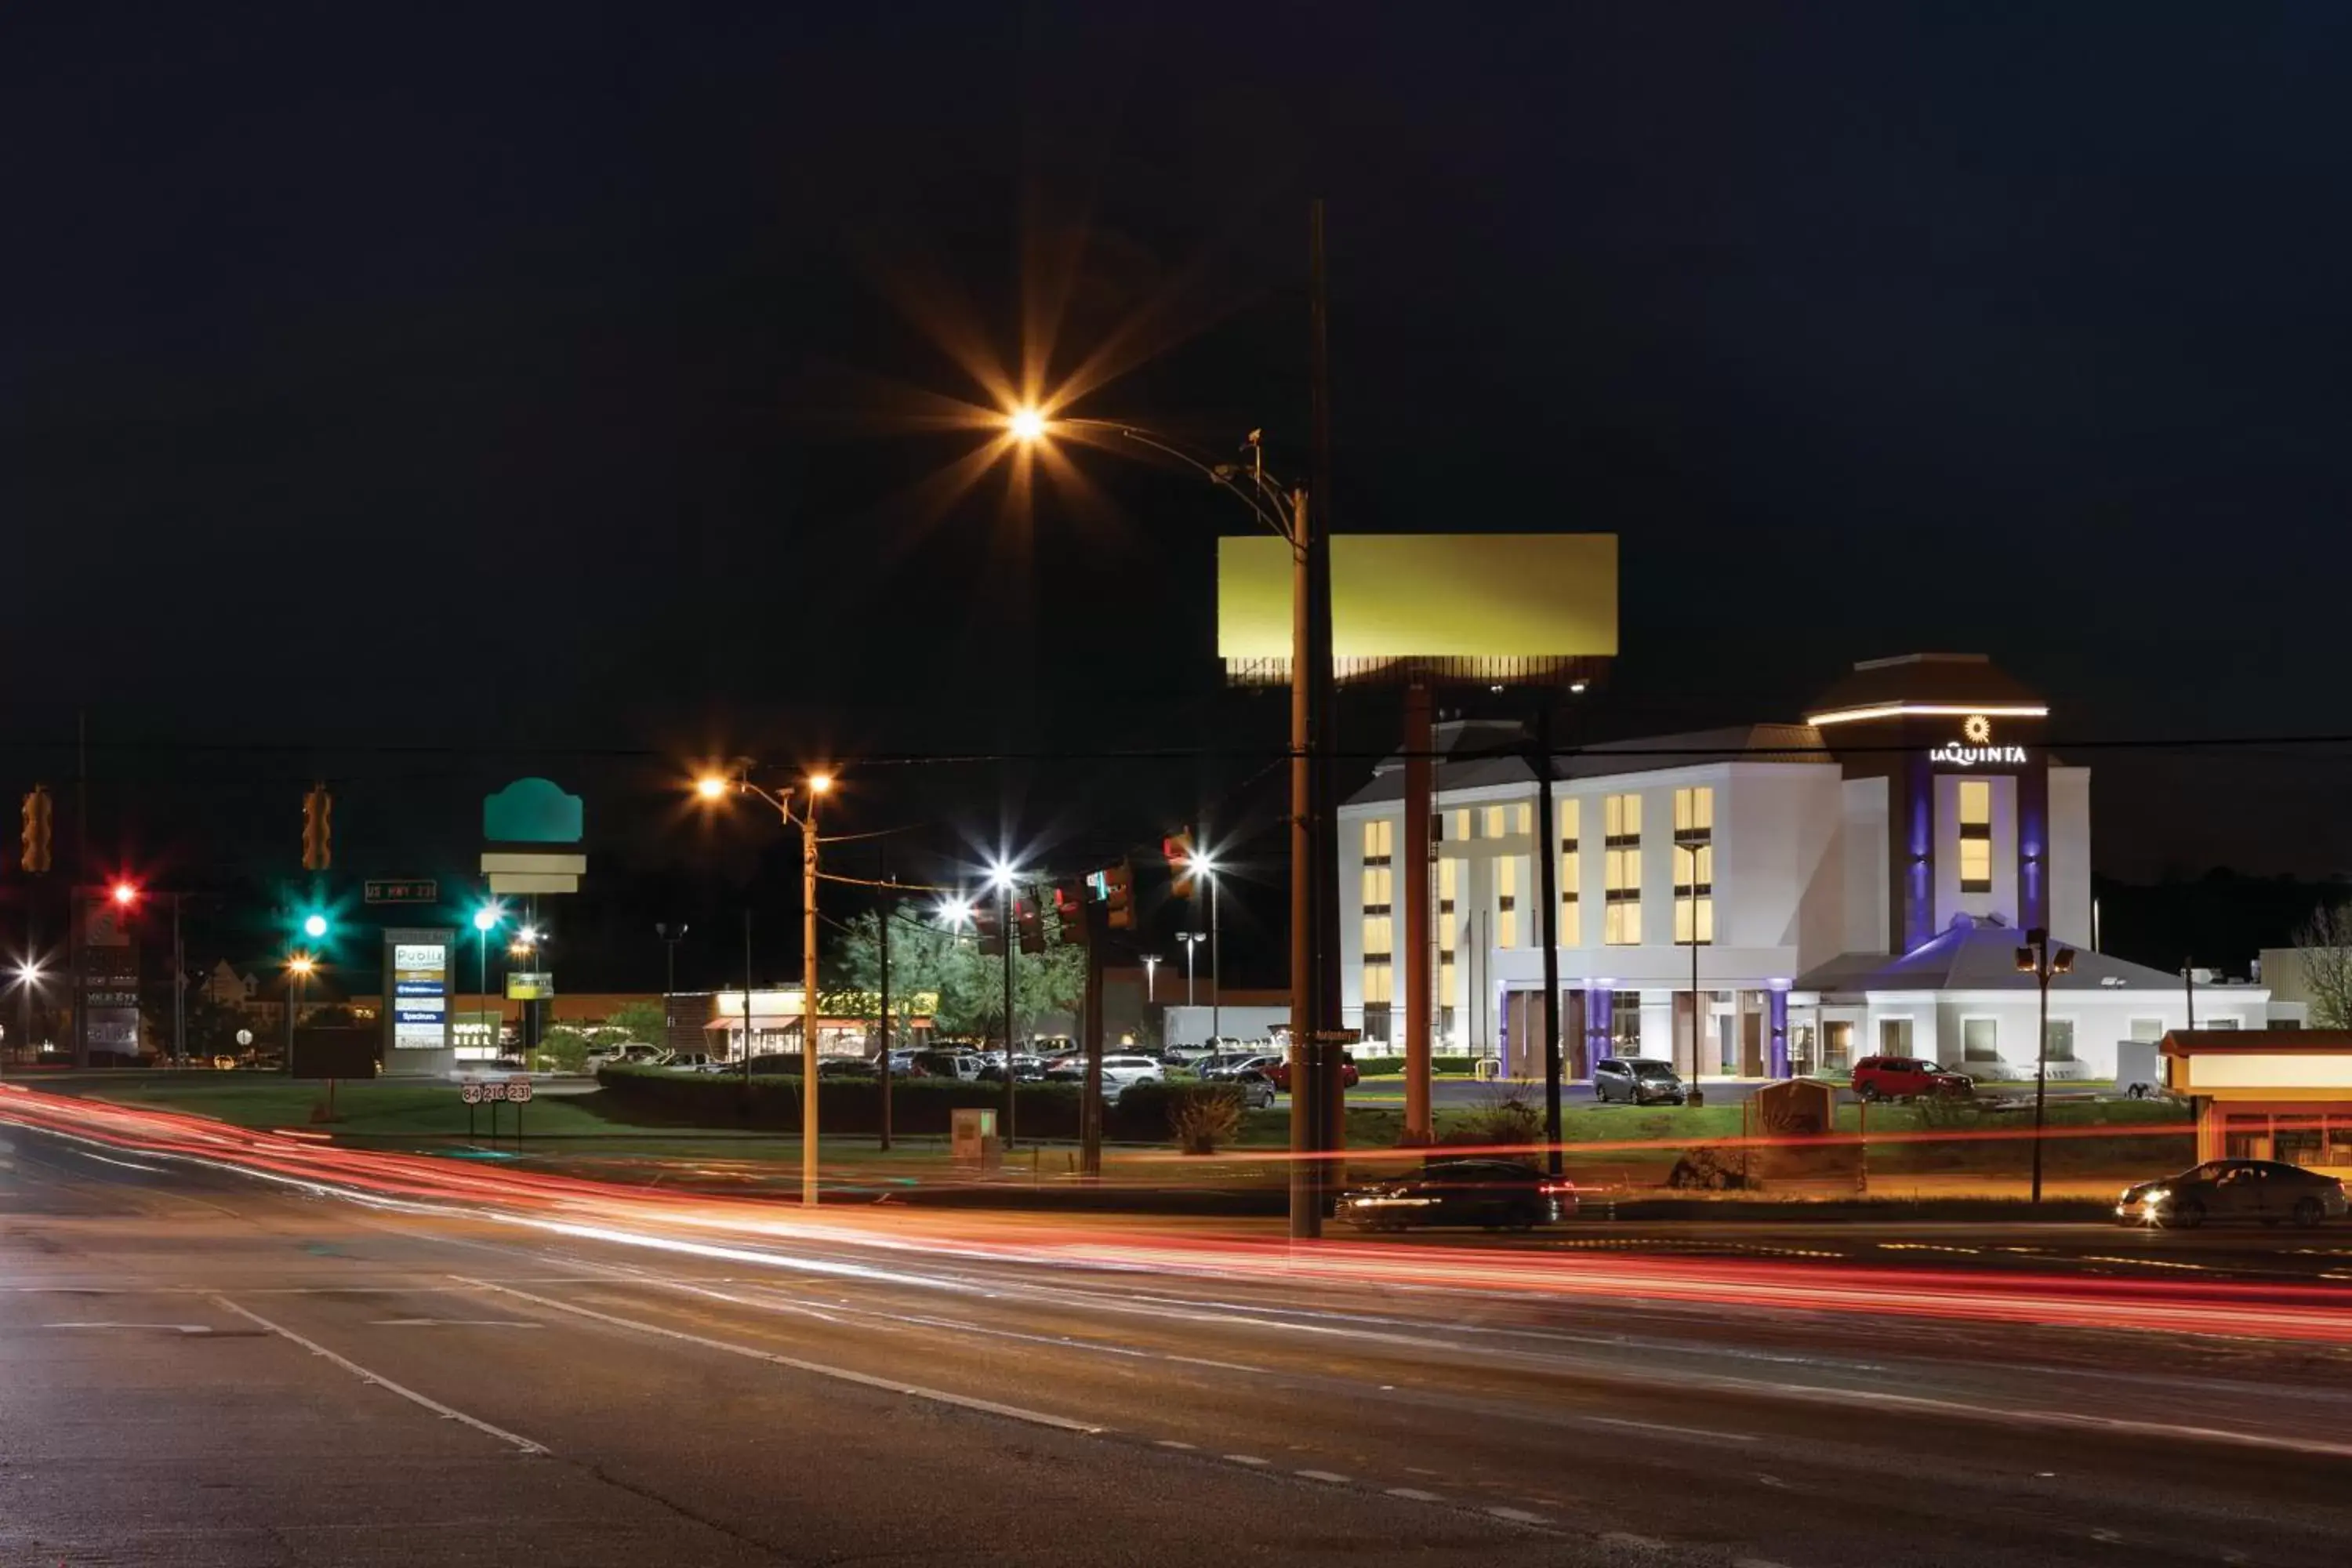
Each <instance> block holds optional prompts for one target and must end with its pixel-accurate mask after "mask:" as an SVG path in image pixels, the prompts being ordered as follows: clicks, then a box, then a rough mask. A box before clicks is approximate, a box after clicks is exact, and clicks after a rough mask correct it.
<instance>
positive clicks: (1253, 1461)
mask: <svg viewBox="0 0 2352 1568" xmlns="http://www.w3.org/2000/svg"><path fill="white" fill-rule="evenodd" d="M1225 1458H1228V1459H1231V1460H1232V1461H1233V1462H1234V1464H1236V1465H1263V1464H1265V1463H1266V1462H1267V1461H1266V1460H1264V1459H1261V1458H1258V1457H1257V1456H1256V1455H1255V1454H1227V1455H1226V1456H1225Z"/></svg>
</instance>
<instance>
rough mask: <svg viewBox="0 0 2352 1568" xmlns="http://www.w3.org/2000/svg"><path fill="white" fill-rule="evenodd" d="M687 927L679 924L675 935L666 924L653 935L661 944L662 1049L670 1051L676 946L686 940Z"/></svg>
mask: <svg viewBox="0 0 2352 1568" xmlns="http://www.w3.org/2000/svg"><path fill="white" fill-rule="evenodd" d="M686 932H687V927H686V926H684V925H683V924H681V925H680V926H679V927H678V928H677V931H676V933H675V934H673V933H672V932H671V930H670V928H669V925H668V922H667V921H663V922H661V923H658V924H656V926H655V927H654V934H655V935H656V936H657V937H659V938H661V943H662V957H663V961H664V963H663V968H662V1037H661V1046H662V1049H664V1050H669V1049H672V1048H673V1047H672V1044H671V1041H672V1039H673V1038H674V1037H676V1035H677V944H678V943H679V942H684V941H685V940H686Z"/></svg>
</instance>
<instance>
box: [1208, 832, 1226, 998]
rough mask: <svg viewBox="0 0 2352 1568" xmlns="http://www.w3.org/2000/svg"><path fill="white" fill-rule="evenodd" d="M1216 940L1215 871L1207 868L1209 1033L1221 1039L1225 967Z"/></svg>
mask: <svg viewBox="0 0 2352 1568" xmlns="http://www.w3.org/2000/svg"><path fill="white" fill-rule="evenodd" d="M1220 951H1221V950H1220V948H1219V946H1218V942H1217V873H1216V869H1215V868H1213V867H1212V868H1209V1034H1210V1037H1212V1038H1213V1039H1223V1038H1224V1034H1225V968H1224V965H1223V963H1221V962H1219V959H1218V956H1217V955H1218V953H1219V952H1220Z"/></svg>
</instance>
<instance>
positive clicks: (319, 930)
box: [302, 910, 327, 942]
mask: <svg viewBox="0 0 2352 1568" xmlns="http://www.w3.org/2000/svg"><path fill="white" fill-rule="evenodd" d="M302 934H303V935H304V936H307V937H309V938H310V940H311V941H312V942H317V941H319V940H320V938H321V937H323V936H325V935H326V934H327V917H326V916H324V915H322V914H320V913H318V912H317V911H316V910H313V911H312V912H310V914H307V915H304V916H303V917H302Z"/></svg>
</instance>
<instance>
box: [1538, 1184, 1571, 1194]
mask: <svg viewBox="0 0 2352 1568" xmlns="http://www.w3.org/2000/svg"><path fill="white" fill-rule="evenodd" d="M1536 1191H1538V1192H1539V1193H1542V1194H1545V1195H1547V1196H1549V1197H1558V1196H1559V1194H1562V1193H1572V1192H1574V1191H1576V1184H1575V1183H1574V1182H1546V1183H1545V1184H1543V1185H1541V1186H1539V1187H1538V1188H1537V1189H1536Z"/></svg>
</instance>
